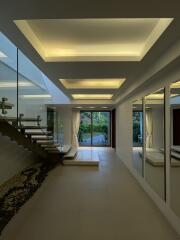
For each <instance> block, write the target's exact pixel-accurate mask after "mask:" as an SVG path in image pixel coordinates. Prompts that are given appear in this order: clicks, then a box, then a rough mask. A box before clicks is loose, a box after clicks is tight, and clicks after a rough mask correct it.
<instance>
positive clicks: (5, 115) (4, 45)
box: [0, 32, 57, 137]
mask: <svg viewBox="0 0 180 240" xmlns="http://www.w3.org/2000/svg"><path fill="white" fill-rule="evenodd" d="M52 103H53V101H52V98H51V95H50V94H49V91H48V87H47V85H46V81H45V75H44V74H43V73H42V72H41V71H40V70H39V69H38V68H37V67H36V66H35V65H34V64H33V63H32V62H31V61H30V60H29V59H28V58H27V57H26V56H25V55H24V54H23V53H22V52H21V51H20V50H19V49H18V48H17V47H16V46H15V45H14V44H13V43H11V42H10V41H9V40H8V39H7V38H6V37H5V36H4V35H3V34H2V33H1V32H0V118H1V119H6V120H8V121H9V122H11V123H13V124H14V126H18V125H21V124H23V125H31V126H34V125H37V124H40V126H47V105H48V104H52ZM56 135H57V134H56ZM55 137H56V136H55Z"/></svg>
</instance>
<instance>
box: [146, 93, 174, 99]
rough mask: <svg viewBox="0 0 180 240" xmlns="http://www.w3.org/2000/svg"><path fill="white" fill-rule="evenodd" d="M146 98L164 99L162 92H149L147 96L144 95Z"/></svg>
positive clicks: (172, 95)
mask: <svg viewBox="0 0 180 240" xmlns="http://www.w3.org/2000/svg"><path fill="white" fill-rule="evenodd" d="M177 95H178V94H171V97H175V96H177ZM146 99H148V100H163V99H164V94H163V93H160V94H158V93H154V94H150V95H148V96H146Z"/></svg>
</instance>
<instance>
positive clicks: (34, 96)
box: [21, 94, 51, 99]
mask: <svg viewBox="0 0 180 240" xmlns="http://www.w3.org/2000/svg"><path fill="white" fill-rule="evenodd" d="M21 97H23V98H28V99H30V98H32V99H39V98H51V95H50V94H39V95H21Z"/></svg>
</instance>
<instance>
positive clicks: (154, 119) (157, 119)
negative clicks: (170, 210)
mask: <svg viewBox="0 0 180 240" xmlns="http://www.w3.org/2000/svg"><path fill="white" fill-rule="evenodd" d="M145 125H146V126H145V135H146V141H145V142H146V146H145V150H146V151H145V178H146V181H147V182H148V183H149V185H150V186H151V187H152V189H153V190H154V191H155V192H156V193H157V194H158V195H159V196H160V197H161V198H162V199H164V194H165V191H164V188H165V182H164V180H165V175H164V171H165V154H164V89H160V90H158V91H156V92H154V93H152V94H149V95H148V96H146V97H145Z"/></svg>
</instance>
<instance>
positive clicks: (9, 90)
mask: <svg viewBox="0 0 180 240" xmlns="http://www.w3.org/2000/svg"><path fill="white" fill-rule="evenodd" d="M16 59H17V48H16V47H15V46H14V45H13V44H12V43H11V42H10V41H9V40H8V39H7V38H6V37H5V36H4V35H3V34H2V33H1V32H0V117H3V118H4V117H13V118H16V117H17V61H16ZM2 102H3V106H4V107H2ZM2 108H3V109H2Z"/></svg>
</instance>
